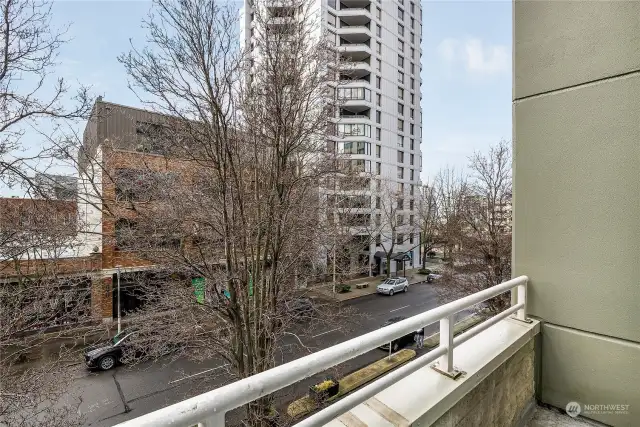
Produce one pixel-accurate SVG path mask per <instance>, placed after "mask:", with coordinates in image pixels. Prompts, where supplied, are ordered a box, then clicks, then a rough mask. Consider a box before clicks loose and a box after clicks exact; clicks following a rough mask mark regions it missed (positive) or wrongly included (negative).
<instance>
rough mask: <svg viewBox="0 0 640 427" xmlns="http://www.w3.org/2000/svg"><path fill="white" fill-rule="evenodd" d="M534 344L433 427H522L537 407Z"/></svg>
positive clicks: (472, 391) (521, 351)
mask: <svg viewBox="0 0 640 427" xmlns="http://www.w3.org/2000/svg"><path fill="white" fill-rule="evenodd" d="M534 343H535V340H534V339H531V340H529V342H528V343H527V344H525V345H524V346H523V347H522V348H521V349H520V350H518V351H517V352H516V353H515V354H514V355H513V356H511V357H510V358H509V359H507V360H506V361H505V362H504V363H503V364H502V365H500V366H499V367H498V368H497V369H496V370H495V371H493V372H492V373H491V374H489V376H488V377H487V378H485V379H484V380H483V381H482V382H480V384H478V385H477V386H476V387H475V388H474V389H473V390H471V391H470V392H469V393H467V394H466V395H465V396H464V397H463V398H462V399H460V401H458V403H456V404H455V405H454V406H453V407H452V408H451V409H449V410H448V411H447V412H445V414H444V415H442V416H441V417H440V418H439V419H438V420H437V421H436V422H435V423H433V424H431V427H472V426H478V427H481V426H491V427H511V426H516V425H520V424H519V423H520V422H521V420H523V419H524V418H526V415H527V413H528V411H529V410H530V409H531V408H532V407H533V405H534V404H535V403H534V402H535V400H534V361H535V352H534ZM414 425H418V426H419V425H420V423H416V424H414Z"/></svg>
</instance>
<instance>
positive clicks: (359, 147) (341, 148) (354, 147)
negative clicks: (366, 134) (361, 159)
mask: <svg viewBox="0 0 640 427" xmlns="http://www.w3.org/2000/svg"><path fill="white" fill-rule="evenodd" d="M338 152H340V153H341V154H367V155H370V154H371V143H369V142H338Z"/></svg>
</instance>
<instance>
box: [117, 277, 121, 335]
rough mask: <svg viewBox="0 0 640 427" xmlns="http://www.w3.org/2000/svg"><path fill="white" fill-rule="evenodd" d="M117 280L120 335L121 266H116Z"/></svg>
mask: <svg viewBox="0 0 640 427" xmlns="http://www.w3.org/2000/svg"><path fill="white" fill-rule="evenodd" d="M116 282H117V283H118V296H117V298H118V335H120V331H121V327H120V317H121V316H120V266H119V265H117V266H116Z"/></svg>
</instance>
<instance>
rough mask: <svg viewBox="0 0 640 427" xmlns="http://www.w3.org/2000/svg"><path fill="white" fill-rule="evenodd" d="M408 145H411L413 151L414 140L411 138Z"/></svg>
mask: <svg viewBox="0 0 640 427" xmlns="http://www.w3.org/2000/svg"><path fill="white" fill-rule="evenodd" d="M410 144H411V149H412V150H415V147H414V144H415V140H414V139H413V138H411V141H410Z"/></svg>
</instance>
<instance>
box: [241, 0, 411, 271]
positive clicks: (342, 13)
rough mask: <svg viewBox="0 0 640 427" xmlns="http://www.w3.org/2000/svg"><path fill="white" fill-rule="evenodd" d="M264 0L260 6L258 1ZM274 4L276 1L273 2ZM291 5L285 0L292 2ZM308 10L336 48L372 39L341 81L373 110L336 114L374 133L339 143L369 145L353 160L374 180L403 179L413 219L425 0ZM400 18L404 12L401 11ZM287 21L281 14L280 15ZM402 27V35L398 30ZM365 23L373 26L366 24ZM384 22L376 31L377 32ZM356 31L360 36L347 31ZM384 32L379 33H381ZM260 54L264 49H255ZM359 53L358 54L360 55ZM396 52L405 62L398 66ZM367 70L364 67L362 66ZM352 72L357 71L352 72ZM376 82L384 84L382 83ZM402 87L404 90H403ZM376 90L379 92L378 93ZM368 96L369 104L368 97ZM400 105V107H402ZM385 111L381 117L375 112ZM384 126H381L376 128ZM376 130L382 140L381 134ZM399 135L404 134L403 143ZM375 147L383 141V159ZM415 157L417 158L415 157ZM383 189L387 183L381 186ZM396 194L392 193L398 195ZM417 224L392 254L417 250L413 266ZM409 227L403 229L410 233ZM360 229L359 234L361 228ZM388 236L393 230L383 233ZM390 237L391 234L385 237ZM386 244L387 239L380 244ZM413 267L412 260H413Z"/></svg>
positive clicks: (322, 0) (331, 3) (363, 0)
mask: <svg viewBox="0 0 640 427" xmlns="http://www.w3.org/2000/svg"><path fill="white" fill-rule="evenodd" d="M260 4H262V3H260ZM274 5H277V3H274ZM287 5H288V4H287ZM310 12H311V14H312V15H313V16H314V19H315V17H316V16H317V15H316V12H317V13H318V14H319V16H320V22H321V25H320V26H319V27H318V31H315V32H314V33H313V34H314V36H315V35H318V36H319V35H326V36H327V37H328V39H329V41H330V42H332V43H334V44H335V45H336V48H337V51H338V52H342V53H344V51H343V50H342V49H344V47H341V37H343V38H345V39H346V38H350V41H351V42H352V43H363V42H364V43H367V42H368V47H365V48H362V49H361V50H359V51H358V53H357V54H355V53H354V54H353V55H354V56H352V59H350V60H349V61H348V62H349V63H348V66H347V68H348V69H350V67H354V66H355V67H359V65H358V64H362V63H364V64H365V65H364V68H363V69H359V71H358V72H357V73H358V75H357V76H356V77H354V78H357V81H352V82H345V81H341V82H340V85H339V86H338V89H343V88H364V89H367V90H369V91H370V98H369V100H359V101H358V102H356V103H357V104H358V110H356V113H357V112H358V111H360V110H361V109H362V108H363V106H366V107H368V114H369V117H367V118H361V117H358V118H344V117H343V118H340V117H339V115H338V116H337V117H336V120H335V122H336V124H338V125H340V124H349V123H353V124H364V125H366V126H369V127H370V133H369V134H368V135H366V136H357V137H356V136H350V137H341V138H340V137H338V138H336V139H335V140H336V142H341V141H354V142H367V143H369V144H370V150H369V152H368V153H366V154H354V155H352V158H353V159H362V160H365V161H366V162H367V166H366V167H367V170H366V172H369V173H371V175H372V176H373V177H374V178H376V179H381V180H383V182H385V183H386V184H387V185H388V186H389V187H393V188H396V187H397V184H398V183H399V182H403V183H404V184H405V197H404V205H405V209H404V211H402V212H398V213H401V214H403V215H404V217H405V220H408V218H409V216H410V215H412V214H413V215H414V216H415V217H416V218H417V211H418V197H417V195H418V185H419V183H420V172H421V170H422V152H421V142H422V109H421V99H422V96H421V79H420V70H421V65H420V64H421V57H422V50H421V47H420V45H421V43H420V42H421V39H422V6H421V3H420V2H417V1H410V0H406V1H404V2H395V1H393V2H392V1H384V2H382V1H377V2H376V1H367V0H344V1H342V2H340V1H337V0H315V2H313V4H311V5H310ZM251 15H252V9H251V2H249V1H245V2H244V5H243V7H242V9H241V11H240V27H241V28H240V38H241V41H240V46H241V48H248V47H249V46H251V28H252V26H254V25H256V24H255V22H254V21H252V19H251ZM401 15H402V16H401ZM278 19H282V18H278ZM399 25H401V26H402V34H401V33H400V31H401V27H400V26H399ZM365 27H368V28H366V29H365ZM378 27H379V29H378ZM348 31H354V32H355V33H357V34H354V33H349V34H347V32H348ZM378 34H379V35H378ZM254 55H256V56H255V58H256V59H258V58H259V52H256V53H254ZM355 55H358V56H355ZM399 56H402V58H403V61H404V63H403V64H402V65H400V64H399V58H398V57H399ZM363 70H364V71H363ZM399 72H402V73H403V82H400V80H399V79H400V74H399ZM349 73H354V76H355V73H356V72H355V71H349ZM378 79H379V82H380V83H379V85H378ZM400 90H402V92H403V94H402V95H401V94H400ZM378 95H379V96H378ZM365 101H366V102H365ZM399 104H401V105H402V108H403V112H402V113H400V112H399V109H400V107H399ZM338 107H339V108H337V110H340V108H343V107H344V108H349V103H348V102H344V103H340V104H339V105H338ZM377 112H380V120H378V114H377ZM399 119H400V120H403V121H404V124H403V126H402V129H399V123H398V120H399ZM378 129H379V131H378ZM378 132H379V135H380V137H379V138H378ZM399 137H402V145H400V141H399ZM377 146H380V155H379V156H378V154H377V153H378V151H377V148H376V147H377ZM398 151H402V152H403V153H404V160H403V161H402V162H400V161H399V155H398ZM411 159H413V161H411ZM377 163H380V166H381V171H380V172H381V173H380V174H379V175H378V173H377ZM398 167H403V168H404V178H398ZM375 181H376V180H375V179H374V180H372V182H371V190H372V196H373V197H372V209H373V210H372V211H371V212H372V220H373V219H374V218H375V214H376V211H375V208H374V205H373V201H374V200H375V195H376V194H375V192H376V184H375ZM410 186H413V187H414V195H415V196H411V195H409V189H410ZM383 187H385V186H383ZM393 197H395V196H393ZM414 198H415V202H414V209H413V211H411V210H410V209H409V206H410V202H409V201H410V200H411V199H414ZM415 224H416V225H415V228H414V229H413V231H412V232H413V235H414V240H413V243H410V242H409V239H408V238H407V239H406V240H405V242H404V243H403V244H401V245H396V246H395V248H394V250H393V253H394V255H395V254H396V253H402V252H408V251H411V252H412V260H413V262H412V263H411V264H412V266H418V265H419V264H420V259H419V258H420V257H419V252H420V251H419V239H420V237H419V227H418V225H417V224H418V221H417V220H416V221H415ZM409 233H411V230H406V231H404V234H405V235H408V234H409ZM356 234H358V233H357V232H356ZM385 234H387V235H389V236H390V234H391V233H385ZM387 240H388V239H387ZM383 243H385V247H386V248H388V247H389V246H390V245H389V243H390V242H389V241H385V242H383ZM381 250H383V248H382V247H381V246H376V245H375V244H374V243H372V244H371V246H370V248H369V259H370V264H371V263H374V259H373V256H374V254H375V253H376V252H377V251H381ZM408 267H409V265H408ZM391 271H392V272H393V273H395V272H396V263H395V262H392V266H391Z"/></svg>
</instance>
